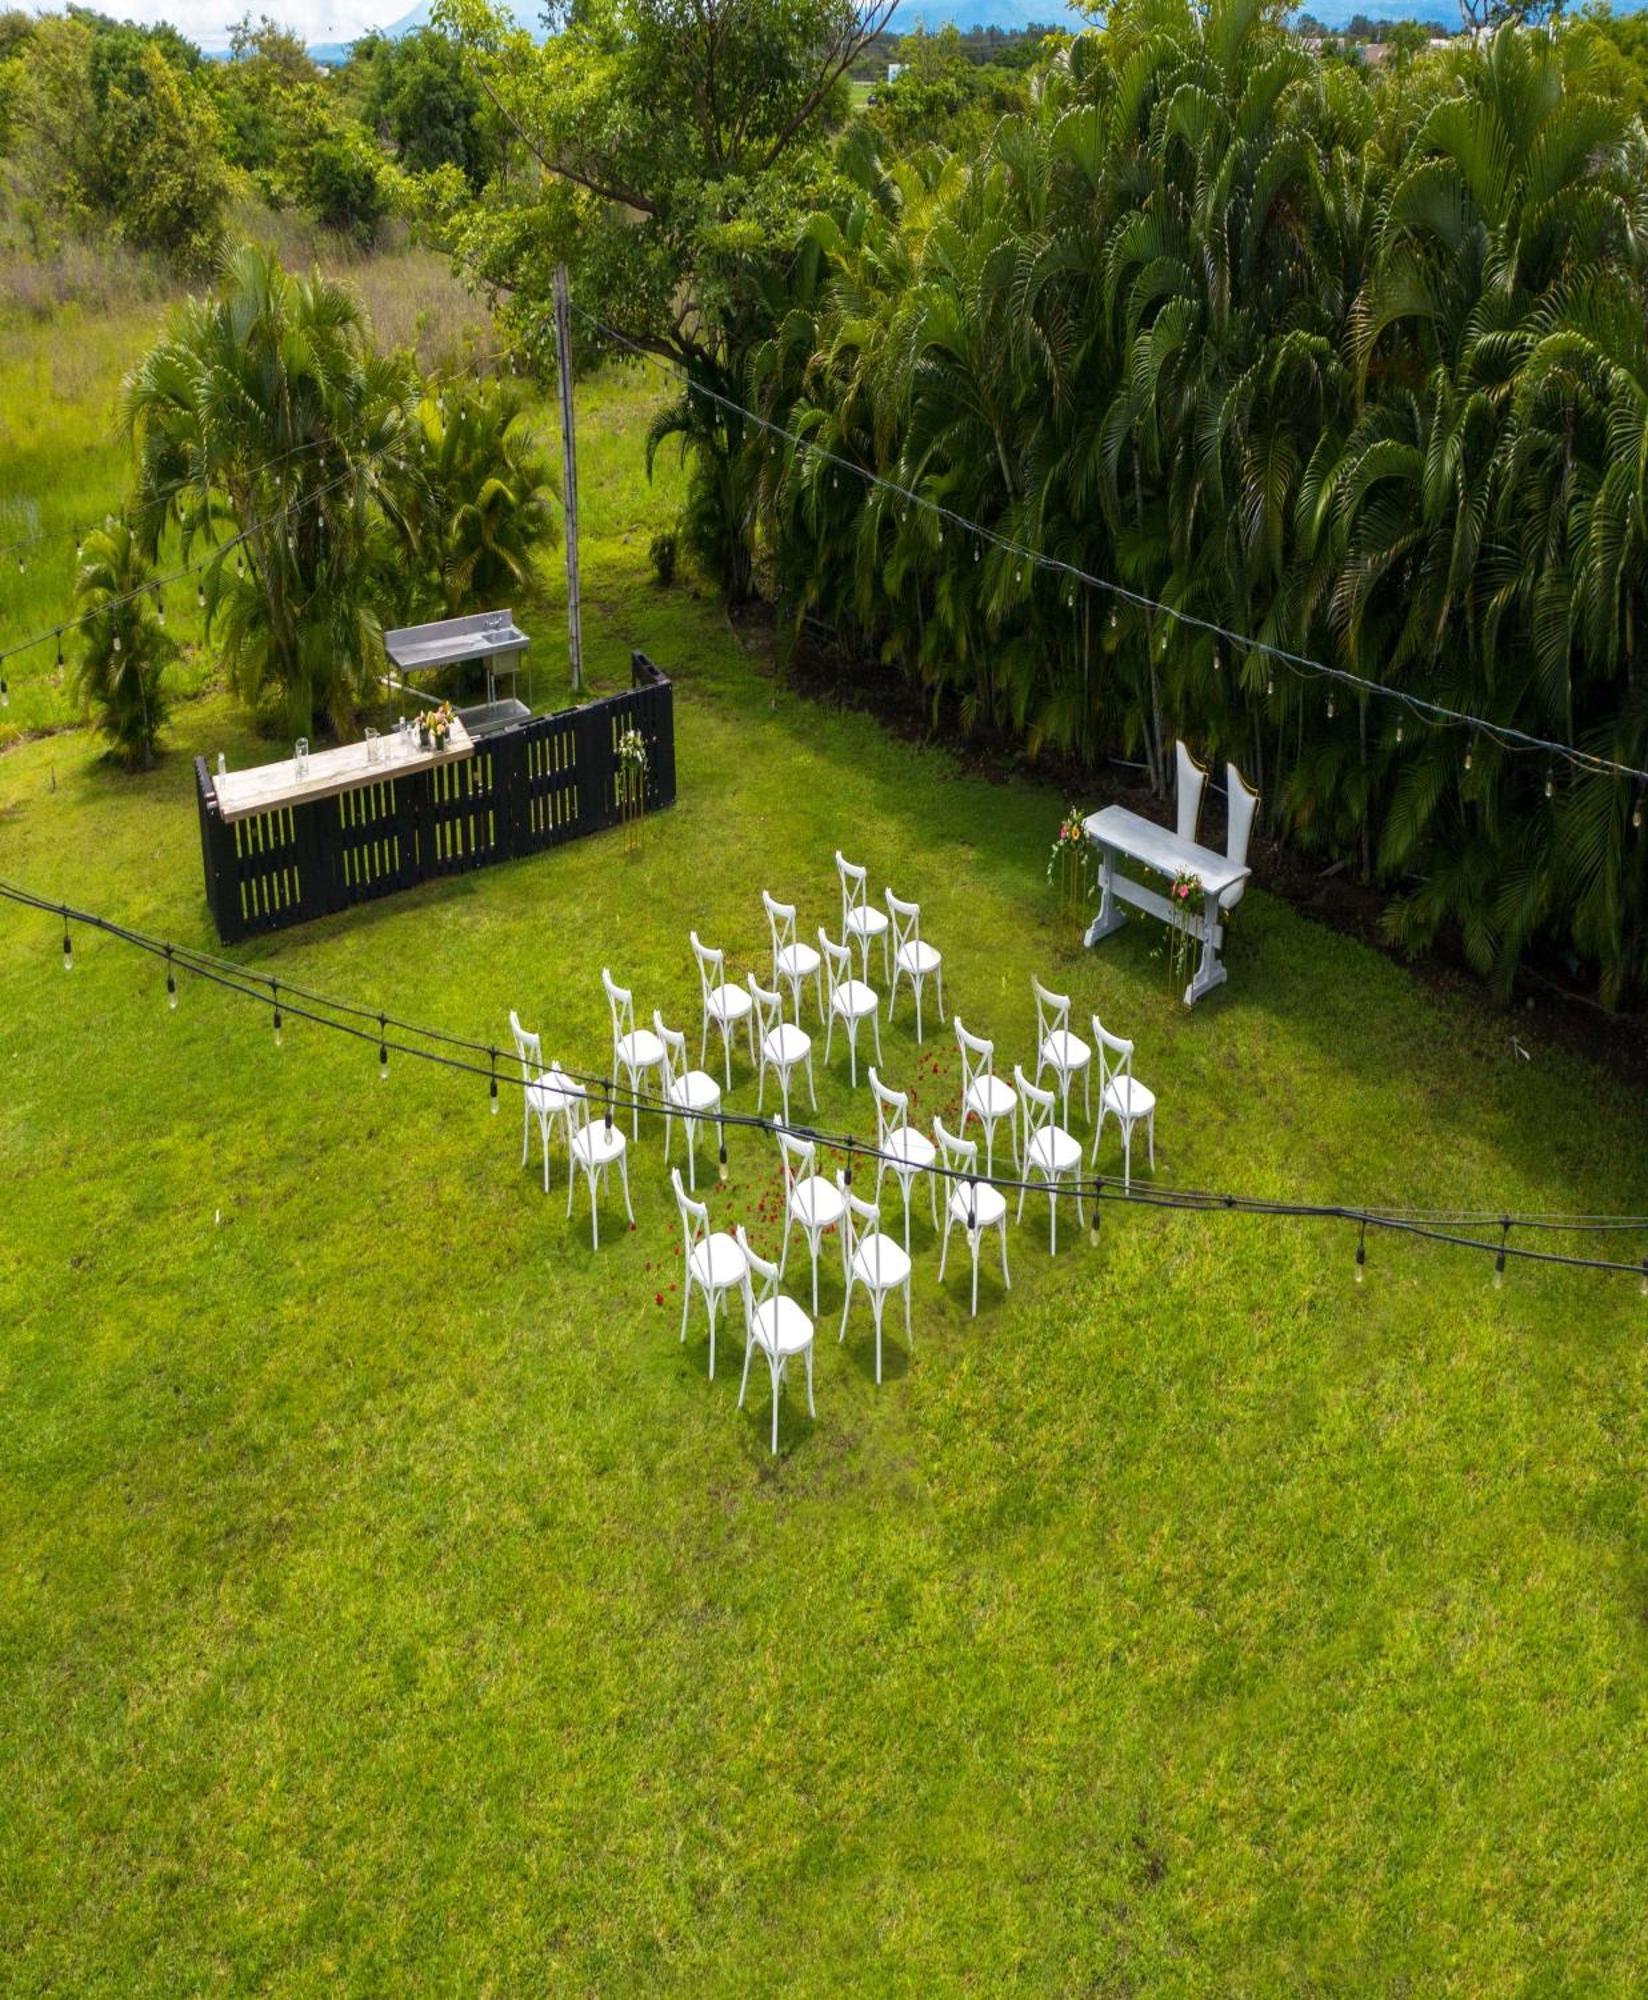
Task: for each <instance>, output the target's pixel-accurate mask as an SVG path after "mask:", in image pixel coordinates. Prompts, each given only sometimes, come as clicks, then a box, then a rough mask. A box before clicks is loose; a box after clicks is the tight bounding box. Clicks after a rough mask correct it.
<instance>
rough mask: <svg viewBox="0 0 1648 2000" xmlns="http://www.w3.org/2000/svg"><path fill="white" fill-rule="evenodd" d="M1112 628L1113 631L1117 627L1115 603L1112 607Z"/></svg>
mask: <svg viewBox="0 0 1648 2000" xmlns="http://www.w3.org/2000/svg"><path fill="white" fill-rule="evenodd" d="M1110 629H1111V631H1112V632H1114V631H1115V629H1116V607H1115V605H1113V604H1112V605H1111V607H1110Z"/></svg>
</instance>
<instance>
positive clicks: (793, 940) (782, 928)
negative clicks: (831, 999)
mask: <svg viewBox="0 0 1648 2000" xmlns="http://www.w3.org/2000/svg"><path fill="white" fill-rule="evenodd" d="M761 903H762V907H763V908H764V909H765V910H766V912H767V928H768V930H770V931H771V932H772V955H773V972H772V983H773V985H774V986H775V987H779V988H782V987H785V986H787V987H788V988H789V989H790V997H791V999H792V1000H793V1001H794V1002H795V1018H796V1023H797V1025H799V1024H800V1021H801V989H802V987H803V986H805V985H806V983H807V981H808V980H809V979H810V980H812V982H813V984H814V985H815V986H816V988H817V990H818V1018H819V1019H820V1020H821V1021H822V1020H823V1018H824V974H823V972H822V971H821V969H820V967H821V965H822V961H821V960H820V958H819V956H818V953H817V952H816V951H814V950H813V948H812V946H811V945H810V944H803V943H802V941H801V940H800V939H799V938H798V937H797V936H796V934H795V905H794V903H780V902H778V901H776V900H775V899H774V898H773V897H771V896H769V895H768V894H767V892H766V890H765V889H763V890H762V891H761Z"/></svg>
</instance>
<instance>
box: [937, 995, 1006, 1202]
mask: <svg viewBox="0 0 1648 2000" xmlns="http://www.w3.org/2000/svg"><path fill="white" fill-rule="evenodd" d="M950 1024H951V1026H952V1027H953V1028H954V1029H955V1031H956V1047H957V1048H958V1049H960V1051H961V1130H962V1135H963V1136H964V1137H965V1135H966V1132H967V1121H968V1120H969V1119H970V1118H976V1119H977V1120H978V1121H979V1123H980V1124H981V1125H982V1126H983V1127H984V1171H985V1173H986V1174H989V1173H993V1172H994V1171H995V1154H996V1127H997V1125H999V1124H1000V1123H1001V1121H1002V1119H1004V1118H1005V1119H1007V1120H1008V1121H1009V1125H1010V1129H1011V1131H1012V1135H1013V1162H1014V1165H1015V1166H1016V1165H1017V1164H1018V1157H1019V1126H1018V1099H1017V1098H1016V1097H1015V1096H1014V1095H1013V1090H1012V1086H1011V1085H1010V1084H1006V1083H1003V1081H1002V1080H1001V1078H1000V1077H999V1076H997V1075H996V1045H995V1043H994V1042H987V1041H985V1040H984V1038H983V1037H982V1036H980V1035H970V1034H968V1032H967V1030H966V1029H965V1028H964V1027H963V1026H962V1025H961V1016H960V1015H959V1014H952V1015H951V1017H950Z"/></svg>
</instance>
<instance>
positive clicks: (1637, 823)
mask: <svg viewBox="0 0 1648 2000" xmlns="http://www.w3.org/2000/svg"><path fill="white" fill-rule="evenodd" d="M1642 793H1643V787H1642V786H1640V785H1639V786H1638V787H1637V802H1636V804H1635V805H1634V806H1632V808H1631V824H1632V825H1633V826H1634V827H1636V828H1638V829H1639V830H1640V828H1641V826H1642Z"/></svg>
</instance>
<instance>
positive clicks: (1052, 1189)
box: [1047, 1181, 1059, 1257]
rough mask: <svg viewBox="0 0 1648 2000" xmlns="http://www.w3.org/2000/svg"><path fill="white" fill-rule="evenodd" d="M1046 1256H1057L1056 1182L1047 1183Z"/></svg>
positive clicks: (1057, 1194)
mask: <svg viewBox="0 0 1648 2000" xmlns="http://www.w3.org/2000/svg"><path fill="white" fill-rule="evenodd" d="M1047 1254H1048V1256H1050V1257H1056V1256H1057V1255H1058V1254H1059V1184H1058V1182H1057V1181H1049V1182H1048V1183H1047Z"/></svg>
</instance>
